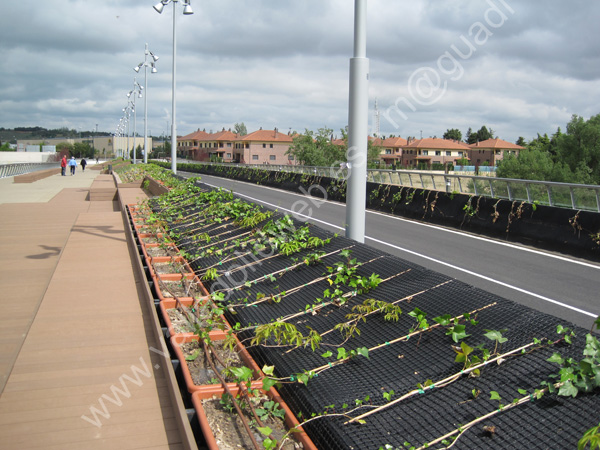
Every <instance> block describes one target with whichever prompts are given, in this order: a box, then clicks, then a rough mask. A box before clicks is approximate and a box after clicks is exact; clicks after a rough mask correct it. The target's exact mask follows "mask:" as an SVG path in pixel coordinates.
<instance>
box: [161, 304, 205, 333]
mask: <svg viewBox="0 0 600 450" xmlns="http://www.w3.org/2000/svg"><path fill="white" fill-rule="evenodd" d="M197 308H198V309H199V312H200V317H196V323H198V325H199V326H200V328H205V327H207V326H209V325H214V323H213V324H209V323H208V322H207V321H206V318H205V317H203V313H205V312H208V311H205V308H207V307H206V306H201V305H199V306H198V307H197ZM167 314H168V315H169V319H170V320H171V324H172V325H173V330H174V331H175V333H193V332H194V327H193V326H192V325H191V324H190V322H189V320H188V319H187V317H186V316H185V314H184V313H183V312H181V311H180V310H179V309H178V308H172V309H168V310H167ZM189 314H192V315H193V314H194V313H192V312H191V311H190V312H189Z"/></svg>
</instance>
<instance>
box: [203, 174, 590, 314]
mask: <svg viewBox="0 0 600 450" xmlns="http://www.w3.org/2000/svg"><path fill="white" fill-rule="evenodd" d="M203 183H204V184H206V185H208V186H212V187H215V188H219V187H220V186H215V185H212V184H210V183H206V182H203ZM263 187H264V186H263ZM236 194H237V195H239V196H240V197H245V198H247V199H249V200H252V201H254V202H257V203H262V204H264V205H268V206H271V207H273V208H275V209H278V210H281V211H287V212H289V213H291V214H294V215H296V216H302V217H306V218H307V219H310V220H311V221H315V222H320V223H323V224H325V225H328V226H330V227H333V228H337V229H339V230H344V228H342V227H340V226H337V225H334V224H332V223H329V222H325V221H324V220H319V219H315V218H314V217H310V216H307V215H305V214H299V213H298V212H296V211H292V210H290V209H287V208H283V207H281V206H278V205H275V204H273V203H269V202H266V201H264V200H260V199H258V198H254V197H251V196H249V195H246V194H241V193H239V192H236ZM295 195H299V194H295ZM301 197H305V196H304V195H301ZM316 201H324V200H322V199H316ZM386 217H387V216H386ZM411 223H414V222H411ZM432 228H436V229H440V230H444V231H447V230H445V229H444V228H438V227H434V226H432ZM365 239H369V240H371V241H373V242H377V243H378V244H382V245H387V246H388V247H392V248H395V249H396V250H400V251H403V252H406V253H410V254H411V255H415V256H418V257H420V258H424V259H427V260H429V261H432V262H435V263H437V264H441V265H443V266H446V267H450V268H451V269H454V270H458V271H460V272H463V273H466V274H469V275H472V276H474V277H477V278H481V279H483V280H486V281H489V282H490V283H495V284H498V285H500V286H504V287H506V288H509V289H513V290H515V291H518V292H521V293H523V294H527V295H530V296H532V297H535V298H538V299H540V300H543V301H545V302H548V303H553V304H555V305H558V306H562V307H563V308H566V309H570V310H572V311H576V312H578V313H580V314H584V315H586V316H589V317H593V318H596V317H598V314H593V313H591V312H589V311H585V310H583V309H580V308H577V307H575V306H571V305H568V304H566V303H563V302H559V301H558V300H554V299H551V298H548V297H545V296H543V295H539V294H536V293H535V292H531V291H527V290H525V289H522V288H520V287H517V286H513V285H511V284H508V283H504V282H502V281H498V280H495V279H493V278H490V277H487V276H485V275H482V274H479V273H476V272H473V271H471V270H468V269H464V268H462V267H458V266H455V265H453V264H450V263H447V262H445V261H440V260H439V259H435V258H432V257H431V256H427V255H423V254H421V253H417V252H415V251H412V250H408V249H406V248H403V247H399V246H397V245H394V244H390V243H389V242H385V241H381V240H379V239H376V238H372V237H369V236H365ZM480 239H481V238H480ZM489 242H495V241H489ZM515 248H517V249H519V250H522V248H521V247H517V246H515ZM532 251H533V252H534V253H539V254H541V255H544V256H551V257H555V256H554V255H548V254H546V253H543V252H536V251H535V250H532ZM557 258H559V259H563V258H562V257H557ZM564 259H565V260H566V261H568V262H574V263H576V264H583V265H588V266H589V267H592V268H594V269H598V267H597V266H594V265H589V264H585V263H581V262H579V261H573V260H571V259H567V258H564Z"/></svg>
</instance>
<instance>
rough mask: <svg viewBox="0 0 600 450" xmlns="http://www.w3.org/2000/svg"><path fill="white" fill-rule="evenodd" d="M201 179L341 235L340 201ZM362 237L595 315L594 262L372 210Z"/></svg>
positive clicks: (468, 278) (599, 271) (599, 310)
mask: <svg viewBox="0 0 600 450" xmlns="http://www.w3.org/2000/svg"><path fill="white" fill-rule="evenodd" d="M180 175H183V176H186V175H187V174H185V173H180ZM202 181H203V182H205V183H207V184H209V185H211V186H215V187H223V188H226V189H231V190H233V191H234V192H235V193H236V194H238V195H240V196H242V197H245V198H246V199H248V200H250V201H253V202H256V203H263V204H265V205H267V206H270V207H273V208H278V209H279V210H282V211H287V212H290V213H291V212H294V213H295V214H294V216H295V217H296V218H301V217H303V218H304V220H306V221H307V222H312V223H314V224H315V225H318V226H320V227H322V228H326V229H329V230H331V231H334V232H338V233H343V232H344V223H345V219H346V211H345V205H344V204H341V203H337V202H331V201H323V200H319V199H316V198H314V197H307V196H304V195H301V194H294V193H290V192H288V191H283V190H278V189H273V188H269V187H264V186H258V185H255V184H252V183H245V182H240V181H234V180H230V179H225V178H218V177H212V176H206V175H202ZM365 234H366V236H365V243H366V244H368V245H371V246H373V247H376V248H379V249H382V250H384V251H386V252H388V253H391V254H394V255H396V256H398V257H400V258H403V259H405V260H408V261H411V262H414V263H416V264H420V265H421V266H424V267H427V268H429V269H431V270H435V271H437V272H440V273H443V274H445V275H448V276H450V277H452V278H456V279H458V280H461V281H464V282H466V283H468V284H471V285H473V286H476V287H478V288H481V289H484V290H485V291H488V292H491V293H494V294H496V295H499V296H501V297H504V298H508V299H511V300H513V301H515V302H517V303H520V304H523V305H526V306H529V307H530V308H534V309H537V310H539V311H542V312H545V313H548V314H552V315H554V316H556V317H559V318H561V319H563V320H567V321H569V322H573V323H575V324H577V325H579V326H581V327H584V328H588V329H589V328H590V327H591V325H592V323H593V321H594V320H595V318H597V317H598V316H599V315H600V295H599V292H598V291H599V290H598V287H599V286H600V283H599V279H600V264H598V263H595V262H593V261H587V260H584V259H578V258H574V257H570V256H566V255H561V254H557V253H550V252H547V251H543V250H537V249H535V248H532V247H527V246H523V245H518V244H512V243H507V242H503V241H500V240H495V239H491V238H487V237H483V236H479V235H475V234H471V233H464V232H461V231H459V230H456V229H451V228H444V227H440V226H435V225H429V224H426V223H422V222H418V221H414V220H406V219H402V218H398V217H394V216H391V215H387V214H382V213H378V212H372V211H367V216H366V233H365Z"/></svg>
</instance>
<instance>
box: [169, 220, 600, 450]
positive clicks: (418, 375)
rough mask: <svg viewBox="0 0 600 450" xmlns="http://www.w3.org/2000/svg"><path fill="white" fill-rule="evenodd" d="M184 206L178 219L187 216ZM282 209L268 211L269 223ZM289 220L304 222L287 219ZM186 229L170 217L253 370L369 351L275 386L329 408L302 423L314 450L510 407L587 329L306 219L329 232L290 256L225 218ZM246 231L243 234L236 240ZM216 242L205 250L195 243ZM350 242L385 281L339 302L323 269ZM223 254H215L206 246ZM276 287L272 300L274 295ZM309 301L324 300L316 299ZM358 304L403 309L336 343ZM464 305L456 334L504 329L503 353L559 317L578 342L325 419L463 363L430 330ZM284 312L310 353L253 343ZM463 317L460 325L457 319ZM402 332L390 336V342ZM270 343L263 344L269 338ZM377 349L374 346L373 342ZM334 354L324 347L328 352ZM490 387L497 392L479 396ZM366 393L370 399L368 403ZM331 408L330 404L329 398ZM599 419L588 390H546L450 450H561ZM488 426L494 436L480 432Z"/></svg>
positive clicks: (407, 435)
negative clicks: (314, 343)
mask: <svg viewBox="0 0 600 450" xmlns="http://www.w3.org/2000/svg"><path fill="white" fill-rule="evenodd" d="M194 212H198V211H194V210H193V208H190V209H189V210H187V211H185V213H184V215H190V214H193V213H194ZM282 216H283V215H282V214H281V213H279V212H274V214H273V216H272V217H271V218H269V220H277V219H278V218H281V217H282ZM294 224H295V227H296V228H300V227H302V226H304V225H305V224H303V223H300V222H294ZM195 228H199V226H198V225H197V224H194V223H193V222H191V223H186V224H185V225H179V226H177V231H178V232H179V233H181V234H180V237H179V240H178V242H177V245H178V246H179V247H180V248H182V249H184V250H185V251H186V252H188V253H189V254H192V255H194V254H196V255H197V256H196V257H195V258H194V260H193V262H192V263H191V265H192V267H193V268H194V270H195V271H196V272H197V273H198V274H200V275H201V274H202V273H205V272H206V269H207V268H212V267H214V268H217V270H218V278H216V279H215V280H211V281H207V282H206V284H207V287H208V288H209V289H211V290H212V291H220V292H222V293H223V294H224V295H225V300H224V303H225V304H227V305H228V306H230V309H229V310H228V312H227V313H226V316H227V319H228V320H229V321H230V323H232V324H235V323H239V324H240V326H241V327H242V328H248V329H247V330H246V331H242V332H241V333H240V335H239V337H240V339H242V340H243V341H244V342H245V343H246V344H247V348H248V350H249V352H250V354H251V355H252V356H253V357H254V358H255V359H256V361H257V363H258V364H259V366H263V365H265V364H266V365H272V366H275V374H276V375H277V376H278V377H289V376H294V375H295V374H298V373H302V372H303V371H306V370H314V369H316V368H319V367H321V366H324V365H325V366H327V365H328V363H335V361H336V354H337V348H338V346H340V345H342V346H343V347H344V348H346V349H348V350H351V349H357V348H360V347H366V348H369V349H371V350H370V352H369V358H368V359H367V358H365V357H362V356H359V357H356V358H353V359H351V360H349V361H348V362H346V363H343V364H339V365H333V366H332V367H331V368H328V369H326V370H324V371H323V372H321V373H320V374H319V375H318V376H317V377H315V378H313V379H312V380H310V382H309V383H308V385H307V386H306V385H302V384H299V383H293V384H284V385H282V387H281V388H280V391H281V394H282V395H283V398H284V399H285V400H286V401H287V402H288V404H289V405H290V407H291V408H292V410H293V411H294V412H295V413H296V414H300V413H301V414H302V416H303V417H304V418H308V417H311V414H312V413H317V414H319V413H323V412H325V411H327V412H328V413H329V416H324V417H321V418H318V419H316V420H313V421H311V422H310V423H308V424H306V425H305V429H306V431H307V432H308V434H309V435H310V437H311V438H312V439H313V441H314V442H315V443H316V445H317V446H318V447H319V448H321V449H378V448H379V447H381V446H384V445H386V444H387V445H391V446H392V447H393V448H405V445H404V444H405V442H408V443H410V444H411V445H415V446H416V447H419V446H420V445H422V444H423V443H426V442H429V441H431V440H433V439H436V438H438V437H440V436H443V435H445V434H446V433H448V432H450V431H452V430H454V429H455V428H457V427H459V426H461V425H464V424H467V423H468V422H470V421H472V420H474V419H476V418H478V417H481V416H483V415H485V414H487V413H489V412H491V411H493V410H495V409H498V407H499V403H502V404H504V405H506V404H510V403H511V402H512V401H513V399H515V398H520V397H522V396H523V395H522V394H520V393H519V392H518V389H524V390H527V392H530V393H531V392H533V391H534V389H538V388H539V387H540V383H541V382H542V381H544V380H548V379H549V378H548V377H549V375H551V374H553V373H556V372H557V370H558V366H557V365H556V364H553V363H550V362H548V361H547V359H548V358H549V357H550V356H551V355H552V354H553V353H554V352H560V353H562V354H563V355H564V356H569V357H572V358H575V359H577V360H580V359H581V358H582V349H583V346H584V342H583V336H584V335H585V333H586V330H583V329H578V328H576V327H574V326H573V325H571V324H565V323H564V322H563V321H561V320H559V319H557V318H555V317H552V316H549V315H546V314H543V313H540V312H537V311H534V310H531V309H529V308H526V307H524V306H521V305H518V304H516V303H514V302H512V301H510V300H507V299H503V298H500V297H498V296H495V295H492V294H490V293H487V292H485V291H482V290H480V289H477V288H474V287H473V286H469V285H467V284H465V283H462V282H460V281H457V280H454V279H451V278H448V277H446V276H444V275H441V274H439V273H435V272H433V271H430V270H427V269H425V268H423V267H421V266H418V265H416V264H412V263H410V262H407V261H405V260H402V259H400V258H398V257H395V256H392V255H389V254H386V253H383V252H381V251H379V250H376V249H373V248H370V247H368V246H366V245H363V244H358V243H356V242H354V241H351V240H349V239H346V238H344V237H341V236H334V235H333V234H332V233H329V232H326V231H324V230H321V229H319V228H317V227H315V226H310V234H311V236H317V237H319V238H321V239H328V238H330V239H331V241H330V242H329V243H328V244H326V245H324V246H323V247H320V248H318V249H306V250H303V251H301V252H299V253H296V254H294V255H292V256H283V255H281V254H280V253H278V252H277V251H275V250H274V249H273V248H266V249H262V250H261V251H259V252H256V251H255V249H254V250H253V248H252V242H248V241H249V240H251V239H252V236H253V233H254V232H255V231H256V229H258V228H260V225H257V226H256V227H254V228H253V229H241V228H239V227H237V226H236V225H235V224H234V223H233V221H231V220H229V221H224V222H222V223H218V224H211V225H210V226H202V228H201V230H200V231H198V233H200V232H201V233H206V234H207V235H208V236H210V237H211V242H210V245H208V244H207V243H206V242H204V243H203V242H200V241H198V240H197V239H196V238H195V237H194V236H195V235H196V234H197V233H196V231H195ZM244 239H245V241H244ZM210 246H212V247H213V251H211V252H210V253H206V252H205V250H206V248H209V247H210ZM344 249H349V250H350V251H351V254H350V256H349V258H351V259H353V258H355V259H356V262H357V263H358V265H357V270H356V274H358V275H360V276H363V277H369V276H371V275H372V274H377V275H378V276H379V277H380V278H381V280H383V281H382V282H381V283H380V284H379V286H377V287H376V288H375V289H373V290H371V291H369V292H366V293H362V294H360V293H356V292H355V291H356V288H354V287H352V286H340V289H341V290H342V291H343V293H344V294H346V295H344V297H343V299H344V300H343V301H342V302H338V303H337V304H332V303H330V301H329V299H327V298H325V297H324V291H325V290H326V289H329V288H331V283H330V281H328V280H327V279H326V278H325V277H326V276H327V275H328V274H329V272H328V270H327V267H333V266H334V265H335V264H336V263H338V262H347V261H348V257H344V256H342V250H344ZM217 250H221V252H216V253H215V251H217ZM315 250H318V251H322V252H323V253H324V256H323V257H322V259H321V261H320V262H319V263H318V264H314V265H306V264H299V263H301V262H302V260H303V258H304V257H306V256H307V255H309V254H310V253H312V252H314V251H315ZM278 296H279V298H278ZM317 299H322V300H321V301H319V300H317ZM367 299H376V300H380V301H385V302H389V303H394V304H396V305H397V306H399V307H400V308H401V309H402V314H401V315H400V316H399V318H398V320H397V321H385V320H384V318H383V316H382V314H380V313H375V314H372V315H369V316H367V317H366V322H362V321H361V322H359V323H358V325H357V326H358V329H359V331H360V334H355V335H354V336H353V337H352V338H350V339H346V337H345V336H343V335H342V334H341V333H340V331H337V330H334V327H335V326H336V325H337V324H340V323H343V322H345V321H347V320H348V317H347V315H348V314H349V313H351V312H352V307H353V306H355V305H359V304H362V303H363V302H364V301H365V300H367ZM415 308H418V309H419V310H421V311H423V312H425V313H426V319H427V320H428V323H429V328H428V329H427V331H424V332H423V333H420V334H419V335H416V336H412V337H410V338H408V339H406V337H407V335H408V334H409V332H410V330H411V329H414V328H415V326H416V320H415V318H413V317H411V316H410V315H409V313H410V312H411V311H413V310H415ZM469 312H470V313H471V315H472V317H473V318H474V319H476V320H477V321H478V323H477V324H476V325H472V324H470V323H467V326H466V333H467V334H469V336H468V337H467V338H466V340H465V342H466V343H468V344H469V346H471V347H473V348H475V347H477V346H479V345H482V346H485V347H486V348H488V349H490V350H493V349H494V342H492V341H490V340H489V339H487V338H486V337H485V336H484V333H485V332H486V330H506V331H505V332H504V333H503V336H504V337H506V338H507V339H508V341H507V342H506V343H504V344H503V350H504V351H509V350H512V349H516V348H519V347H521V346H524V345H526V344H529V343H531V342H532V341H533V340H534V339H543V338H548V339H552V340H557V339H558V338H559V337H558V335H557V334H556V326H557V324H559V323H560V324H562V325H565V326H569V327H571V328H573V329H575V331H576V334H577V338H576V339H575V342H574V344H573V345H571V346H567V345H564V344H557V345H554V346H552V347H549V348H542V349H537V350H535V351H531V352H529V351H526V352H525V353H524V354H521V353H518V354H517V355H516V356H511V357H507V358H506V359H505V360H504V361H502V363H501V364H497V363H490V364H488V365H487V366H486V367H484V368H483V369H482V370H481V374H480V376H479V377H468V376H463V377H461V378H459V379H458V380H457V381H455V382H454V383H452V384H449V385H448V386H446V387H443V388H436V389H427V390H425V391H423V392H424V393H423V394H419V395H417V396H414V397H411V398H409V399H407V400H405V401H403V402H401V403H398V404H396V405H394V406H392V407H389V408H387V409H384V410H382V411H379V412H377V413H376V414H373V415H371V416H369V417H367V418H366V419H365V420H366V424H364V425H357V424H346V425H344V422H346V420H347V418H343V417H335V416H331V414H334V413H343V412H346V411H349V410H351V409H352V408H355V407H356V405H357V402H363V405H364V406H363V407H362V408H361V409H360V410H359V411H357V412H353V413H352V416H356V415H358V414H359V413H363V412H366V411H368V410H369V409H372V407H373V406H377V405H383V404H385V403H386V400H385V399H384V396H383V394H384V393H390V392H391V391H393V392H394V393H393V394H392V395H391V398H392V400H393V399H396V398H398V397H400V396H401V395H403V394H405V393H407V392H409V391H411V390H413V389H415V388H416V386H417V385H418V384H419V383H425V382H426V381H427V380H433V381H438V380H441V379H443V378H446V377H448V376H451V375H453V374H456V373H458V372H460V370H461V368H462V364H460V363H457V362H455V357H456V355H457V353H456V352H455V350H453V348H452V346H453V345H456V344H455V343H454V342H453V341H452V339H451V338H450V336H448V335H446V333H445V331H446V330H445V329H444V328H443V327H433V325H435V323H436V322H435V321H434V320H433V318H434V317H437V316H441V315H445V314H448V315H450V316H451V317H455V316H459V315H461V314H464V313H469ZM282 318H283V319H284V320H285V321H287V322H288V323H291V324H293V325H295V326H296V327H297V329H298V330H300V331H301V332H303V333H305V334H307V333H308V330H309V327H310V329H313V330H316V331H317V332H318V333H319V334H321V335H322V337H323V340H322V343H321V346H320V348H318V349H317V350H316V351H314V352H313V351H312V350H311V349H310V347H309V348H292V347H277V346H250V345H249V343H250V340H251V338H252V337H253V336H254V331H253V326H255V325H256V324H266V323H269V322H272V321H275V320H282ZM463 323H464V322H463ZM398 339H402V340H401V341H399V342H394V341H395V340H398ZM271 344H273V343H272V342H271ZM376 346H381V347H380V348H377V349H374V347H376ZM328 350H329V351H331V352H332V353H333V355H332V356H330V357H328V358H325V357H323V356H321V355H322V354H324V353H325V352H326V351H328ZM491 391H497V392H498V393H499V395H500V397H501V401H500V402H499V401H498V400H490V392H491ZM365 399H367V400H365ZM332 405H333V406H332ZM599 421H600V402H599V401H598V392H595V393H592V394H587V395H580V396H578V397H577V398H575V399H574V398H570V397H569V398H567V397H558V396H556V395H546V396H544V397H543V398H542V399H540V400H536V401H533V402H530V403H527V404H524V405H521V406H518V407H516V408H514V409H511V410H510V411H506V412H503V413H501V414H498V415H496V416H494V417H493V418H490V419H488V420H486V421H484V422H482V423H479V424H477V425H475V426H473V427H472V428H471V429H469V430H467V431H466V432H465V433H464V434H463V435H462V436H461V437H460V439H459V441H458V442H457V444H456V445H455V448H462V449H517V448H518V449H520V448H523V449H565V448H575V447H576V444H577V441H578V440H579V439H580V438H581V436H582V434H583V433H584V432H585V430H587V429H588V428H590V427H591V426H593V425H595V424H597V423H598V422H599ZM484 426H487V427H492V426H493V427H495V428H494V430H495V432H493V433H491V432H489V431H484V429H483V427H484Z"/></svg>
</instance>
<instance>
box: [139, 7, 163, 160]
mask: <svg viewBox="0 0 600 450" xmlns="http://www.w3.org/2000/svg"><path fill="white" fill-rule="evenodd" d="M161 5H162V3H161ZM148 56H151V57H152V61H148ZM156 61H158V56H156V55H155V54H154V53H152V52H151V51H150V50H148V44H146V49H145V50H144V62H142V63H139V64H138V65H137V67H136V68H134V69H133V70H135V71H136V72H139V71H140V69H141V68H142V67H143V68H144V86H146V95H144V164H148V67H151V70H150V72H151V73H156V72H158V71H157V70H156V67H155V64H154V63H156Z"/></svg>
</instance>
